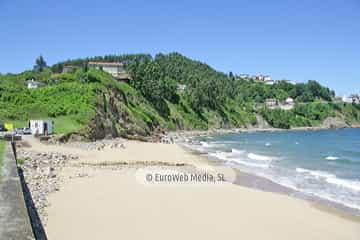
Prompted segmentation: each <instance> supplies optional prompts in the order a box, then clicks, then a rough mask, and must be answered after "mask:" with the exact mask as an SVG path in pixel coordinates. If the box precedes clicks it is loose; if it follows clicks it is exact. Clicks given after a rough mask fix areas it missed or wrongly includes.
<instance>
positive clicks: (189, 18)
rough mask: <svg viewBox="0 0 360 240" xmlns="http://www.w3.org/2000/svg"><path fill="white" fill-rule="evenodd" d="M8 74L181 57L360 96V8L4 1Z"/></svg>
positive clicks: (2, 38)
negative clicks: (75, 61)
mask: <svg viewBox="0 0 360 240" xmlns="http://www.w3.org/2000/svg"><path fill="white" fill-rule="evenodd" d="M0 16H1V17H0V54H1V58H0V72H2V73H6V72H21V71H23V70H25V69H30V68H31V67H32V65H33V64H34V60H35V58H36V57H37V56H38V55H39V54H42V55H43V56H44V57H45V59H46V60H47V62H48V63H49V64H53V63H56V62H58V61H61V60H65V59H69V58H77V57H86V56H94V55H104V54H120V53H151V54H155V53H157V52H164V53H167V52H173V51H177V52H180V53H182V54H184V55H186V56H189V57H191V58H193V59H197V60H200V61H203V62H206V63H208V64H210V65H211V66H213V67H214V68H216V69H217V70H220V71H224V72H229V71H233V72H235V73H250V74H257V73H264V74H269V75H271V76H272V77H273V78H275V79H282V78H286V79H291V80H296V81H307V80H309V79H315V80H318V81H319V82H320V83H322V84H324V85H327V86H329V87H330V88H332V89H335V90H336V91H337V93H338V94H339V95H342V94H348V93H351V92H360V0H342V1H340V0H302V1H298V0H271V1H270V0H237V1H228V0H222V1H209V0H207V1H203V0H201V1H196V0H192V1H190V0H182V1H169V0H161V1H160V0H152V1H138V0H132V1H121V0H117V1H110V0H102V1H92V0H86V1H85V0H78V1H76V0H72V1H70V0H62V1H39V0H31V1H29V0H0Z"/></svg>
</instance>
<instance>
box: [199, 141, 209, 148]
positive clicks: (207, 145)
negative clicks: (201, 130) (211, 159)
mask: <svg viewBox="0 0 360 240" xmlns="http://www.w3.org/2000/svg"><path fill="white" fill-rule="evenodd" d="M200 144H201V146H203V147H210V144H208V143H207V142H203V141H201V142H200Z"/></svg>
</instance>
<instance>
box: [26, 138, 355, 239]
mask: <svg viewBox="0 0 360 240" xmlns="http://www.w3.org/2000/svg"><path fill="white" fill-rule="evenodd" d="M29 141H30V143H31V144H30V147H27V148H23V149H22V151H26V152H27V156H28V157H30V158H32V157H35V158H36V159H35V160H36V161H35V162H34V161H32V160H30V159H28V160H26V161H25V164H26V166H27V167H28V168H29V169H30V171H29V170H27V169H25V173H32V172H33V171H35V173H39V172H40V173H43V169H45V174H46V176H45V178H44V179H43V180H42V181H43V184H38V182H37V181H38V179H39V178H38V177H35V176H33V175H31V174H25V178H26V181H27V184H30V190H31V191H32V194H34V193H36V191H38V189H39V187H40V190H41V189H42V188H44V187H45V188H47V187H48V184H47V183H48V182H49V178H50V179H52V181H55V182H53V184H52V185H53V186H54V189H49V192H48V194H46V196H45V200H46V202H48V203H49V204H47V205H46V206H43V207H44V210H45V211H43V214H44V216H45V220H46V224H44V227H45V230H46V234H47V237H48V239H55V240H56V239H84V238H85V239H116V238H118V237H120V236H121V237H122V238H136V239H153V238H157V239H168V238H169V237H170V236H171V237H172V238H173V239H186V238H195V237H196V238H200V239H202V238H206V239H219V238H236V237H243V238H247V239H249V238H250V239H264V238H267V237H268V236H269V234H272V235H273V236H275V237H276V238H277V239H288V237H289V235H291V236H293V237H294V239H299V240H300V239H304V238H305V239H319V238H326V239H334V240H335V239H357V237H358V236H359V234H360V221H358V220H357V219H354V218H351V217H348V216H346V215H342V214H338V213H337V212H336V211H335V212H331V211H324V207H323V206H320V207H318V208H317V207H316V206H314V204H313V203H311V202H309V201H306V200H302V199H297V198H294V197H291V196H289V195H286V194H278V193H274V192H265V191H260V190H258V189H254V188H250V187H244V186H241V185H238V184H228V183H226V184H224V185H219V186H214V185H209V184H200V185H196V186H191V185H187V184H185V185H182V184H175V185H167V184H165V185H163V184H159V185H156V184H155V185H147V184H143V183H142V182H141V181H140V182H139V179H138V177H136V176H137V173H138V170H139V169H140V170H141V169H144V168H148V167H155V168H156V169H158V170H161V169H162V170H166V171H169V170H172V169H173V170H175V171H184V172H189V171H190V172H191V171H194V169H195V170H196V171H206V169H214V168H215V169H217V167H218V165H217V164H216V163H215V162H214V161H211V160H210V159H208V158H207V156H205V155H201V154H198V153H197V152H195V151H193V150H190V149H188V148H185V147H184V146H181V145H180V144H163V143H144V142H138V141H128V140H111V141H110V140H108V141H102V142H97V143H79V144H78V145H75V144H61V145H52V144H42V143H39V142H37V141H36V140H33V139H31V140H29ZM119 143H121V144H120V145H119ZM99 146H101V147H99ZM115 146H116V147H115ZM139 149H141V151H139ZM54 152H55V153H56V152H58V153H61V154H60V155H59V154H54ZM69 154H71V155H69ZM65 156H66V157H65ZM50 157H51V158H50ZM49 159H50V161H49ZM51 159H61V161H60V163H61V165H60V167H59V168H58V167H57V165H50V167H49V170H51V168H52V167H53V168H54V169H53V170H52V171H50V172H47V169H48V167H47V166H48V165H47V164H53V162H54V161H53V160H51ZM26 162H27V163H26ZM34 163H36V164H37V165H38V166H39V167H40V169H37V170H36V169H34V168H33V165H34ZM229 169H230V168H229ZM39 170H40V171H39ZM231 170H232V169H231ZM236 174H238V173H236ZM32 177H34V178H35V179H33V180H35V183H34V184H32V185H31V181H32ZM40 179H42V177H41V178H40ZM56 179H59V180H56ZM143 180H144V179H143ZM32 186H34V187H35V189H34V188H33V187H32ZM34 191H35V192H34ZM39 195H40V196H42V194H41V191H40V194H39ZM43 200H44V199H42V198H40V199H35V205H36V206H37V207H38V204H39V203H40V204H41V203H42V202H43ZM74 213H75V214H74ZM334 213H335V214H334ZM69 216H71V217H69ZM42 220H44V219H43V218H42ZM180 228H181V229H182V230H181V231H179V229H180ZM259 228H260V229H262V231H258V229H259ZM215 230H216V231H215ZM174 232H177V234H176V236H174V235H173V233H174ZM144 233H146V234H144Z"/></svg>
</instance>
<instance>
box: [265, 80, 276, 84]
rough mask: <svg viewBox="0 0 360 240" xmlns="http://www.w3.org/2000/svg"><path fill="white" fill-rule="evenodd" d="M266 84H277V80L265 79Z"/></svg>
mask: <svg viewBox="0 0 360 240" xmlns="http://www.w3.org/2000/svg"><path fill="white" fill-rule="evenodd" d="M264 82H265V84H267V85H274V84H275V81H274V80H271V79H270V80H264Z"/></svg>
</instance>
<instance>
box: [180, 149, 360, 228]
mask: <svg viewBox="0 0 360 240" xmlns="http://www.w3.org/2000/svg"><path fill="white" fill-rule="evenodd" d="M179 145H180V146H181V147H183V149H184V150H185V151H190V152H192V153H193V154H197V155H199V157H201V158H206V159H207V161H209V163H210V164H216V165H219V166H226V165H224V162H222V161H221V160H219V159H217V158H216V157H210V156H208V155H207V154H206V153H202V152H200V151H197V150H195V149H192V148H190V147H189V146H186V145H184V144H179ZM226 167H229V166H226ZM231 168H232V169H233V170H234V171H236V172H237V173H238V175H237V178H236V181H235V182H234V184H236V185H239V186H243V187H247V188H252V189H256V190H260V191H264V192H271V193H275V194H284V195H287V196H290V197H292V198H296V199H301V200H304V201H308V202H309V203H311V204H313V205H314V207H317V208H319V209H322V210H324V211H328V212H331V213H334V214H336V215H337V216H344V217H346V218H348V219H352V220H354V221H358V222H360V210H359V209H356V208H351V207H348V206H345V205H342V204H340V203H336V202H332V201H330V200H327V199H324V198H321V197H318V196H310V195H307V194H306V193H303V192H300V191H298V190H295V189H292V188H289V187H287V186H284V185H281V184H279V183H276V182H274V181H272V180H271V179H268V178H265V177H262V176H258V175H256V174H253V173H248V172H245V171H242V170H241V169H238V168H236V167H231Z"/></svg>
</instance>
